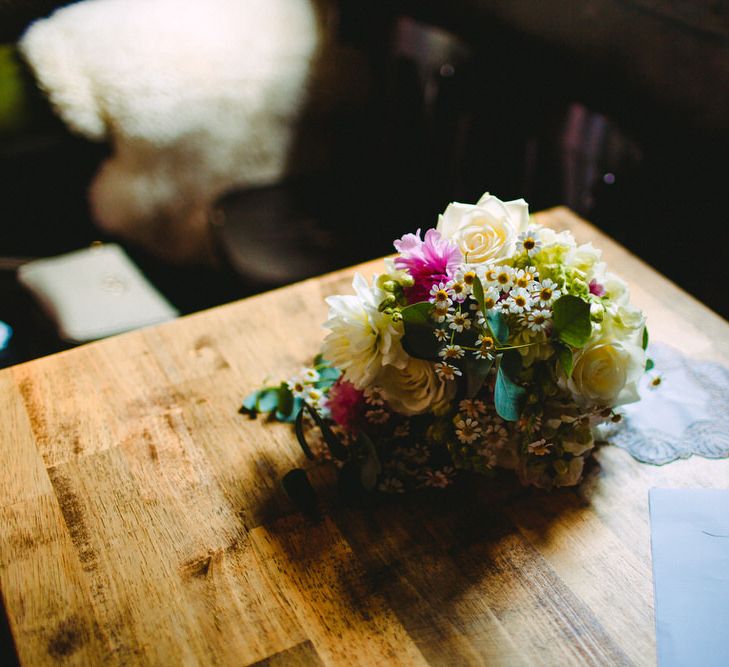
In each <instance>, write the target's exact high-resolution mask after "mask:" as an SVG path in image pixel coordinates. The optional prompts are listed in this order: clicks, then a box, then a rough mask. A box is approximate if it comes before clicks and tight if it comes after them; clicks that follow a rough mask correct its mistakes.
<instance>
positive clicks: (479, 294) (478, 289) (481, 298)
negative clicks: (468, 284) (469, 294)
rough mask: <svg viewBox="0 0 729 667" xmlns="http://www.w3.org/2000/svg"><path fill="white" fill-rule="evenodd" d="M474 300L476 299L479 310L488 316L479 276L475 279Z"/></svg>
mask: <svg viewBox="0 0 729 667" xmlns="http://www.w3.org/2000/svg"><path fill="white" fill-rule="evenodd" d="M473 298H474V299H476V303H477V304H478V309H479V310H480V311H481V312H482V313H483V314H484V315H486V308H484V293H483V285H482V284H481V279H480V278H479V277H478V276H476V277H475V278H474V279H473Z"/></svg>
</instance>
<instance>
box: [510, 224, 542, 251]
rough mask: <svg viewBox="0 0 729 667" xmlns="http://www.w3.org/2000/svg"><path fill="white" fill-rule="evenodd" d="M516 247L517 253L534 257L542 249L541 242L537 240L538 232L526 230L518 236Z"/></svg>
mask: <svg viewBox="0 0 729 667" xmlns="http://www.w3.org/2000/svg"><path fill="white" fill-rule="evenodd" d="M516 247H517V252H525V253H527V255H529V257H532V256H534V255H535V254H536V253H538V252H539V250H540V249H541V248H542V242H541V241H540V240H539V230H538V229H527V231H525V232H522V233H521V234H519V237H518V238H517V241H516Z"/></svg>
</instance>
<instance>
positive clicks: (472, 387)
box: [465, 359, 494, 398]
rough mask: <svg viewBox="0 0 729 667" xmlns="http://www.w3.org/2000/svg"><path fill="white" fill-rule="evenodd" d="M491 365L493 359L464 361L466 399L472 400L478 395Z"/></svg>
mask: <svg viewBox="0 0 729 667" xmlns="http://www.w3.org/2000/svg"><path fill="white" fill-rule="evenodd" d="M493 365H494V360H493V359H468V361H466V364H465V366H466V396H467V397H468V398H473V397H474V396H475V395H476V394H478V392H479V391H480V390H481V387H483V383H484V382H486V378H487V377H488V375H489V372H490V371H491V368H492V366H493Z"/></svg>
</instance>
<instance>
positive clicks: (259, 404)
mask: <svg viewBox="0 0 729 667" xmlns="http://www.w3.org/2000/svg"><path fill="white" fill-rule="evenodd" d="M277 407H278V387H275V388H274V387H270V388H268V389H263V390H262V391H261V392H260V393H259V394H258V400H257V401H256V410H258V412H273V411H274V410H275V409H276V408H277Z"/></svg>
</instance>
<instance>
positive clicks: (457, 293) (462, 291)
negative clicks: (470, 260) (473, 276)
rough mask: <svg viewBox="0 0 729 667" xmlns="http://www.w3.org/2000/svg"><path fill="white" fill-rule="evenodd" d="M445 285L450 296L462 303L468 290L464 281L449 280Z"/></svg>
mask: <svg viewBox="0 0 729 667" xmlns="http://www.w3.org/2000/svg"><path fill="white" fill-rule="evenodd" d="M447 287H448V289H449V290H450V292H451V294H452V297H453V299H454V300H455V301H457V302H458V303H463V302H464V301H465V300H466V297H467V296H468V292H469V290H467V288H466V283H464V282H462V281H460V280H457V279H455V280H449V281H448V283H447Z"/></svg>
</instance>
